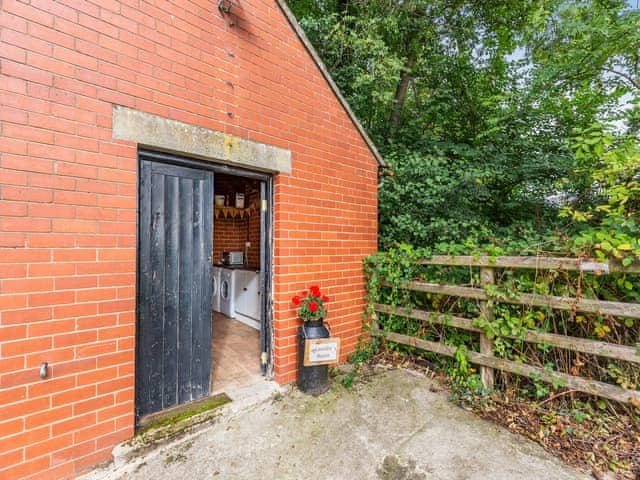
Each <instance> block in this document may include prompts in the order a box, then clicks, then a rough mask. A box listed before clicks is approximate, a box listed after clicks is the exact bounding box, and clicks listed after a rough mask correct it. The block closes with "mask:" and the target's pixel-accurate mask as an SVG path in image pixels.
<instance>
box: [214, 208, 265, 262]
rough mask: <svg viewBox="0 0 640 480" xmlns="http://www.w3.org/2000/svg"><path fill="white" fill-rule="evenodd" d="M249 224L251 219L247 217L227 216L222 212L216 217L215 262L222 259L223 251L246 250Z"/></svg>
mask: <svg viewBox="0 0 640 480" xmlns="http://www.w3.org/2000/svg"><path fill="white" fill-rule="evenodd" d="M248 226H249V219H248V218H247V217H244V218H232V217H228V218H225V217H224V215H222V214H220V217H219V218H216V219H215V221H214V225H213V261H214V262H215V263H218V262H220V261H221V254H222V252H225V251H238V252H244V247H245V243H246V241H247V239H248V231H247V228H248ZM258 227H259V225H258Z"/></svg>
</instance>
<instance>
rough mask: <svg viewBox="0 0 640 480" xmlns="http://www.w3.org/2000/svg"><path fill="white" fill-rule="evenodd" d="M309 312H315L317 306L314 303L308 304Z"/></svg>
mask: <svg viewBox="0 0 640 480" xmlns="http://www.w3.org/2000/svg"><path fill="white" fill-rule="evenodd" d="M309 310H310V311H312V312H317V311H318V304H317V303H316V302H309Z"/></svg>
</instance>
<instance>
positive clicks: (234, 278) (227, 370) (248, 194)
mask: <svg viewBox="0 0 640 480" xmlns="http://www.w3.org/2000/svg"><path fill="white" fill-rule="evenodd" d="M260 184H261V182H260V181H259V180H256V179H251V178H245V177H241V176H237V175H226V174H218V175H216V177H215V182H214V192H215V195H214V206H213V208H214V220H213V224H214V225H213V284H214V288H213V315H212V331H213V335H212V344H211V349H212V352H213V354H212V358H211V360H212V364H211V392H212V393H218V392H222V391H228V390H233V389H235V388H241V387H244V386H248V385H251V384H253V383H256V382H258V381H261V380H262V373H263V372H262V368H261V366H260V354H261V346H260V331H261V329H262V328H263V325H262V321H261V308H260V305H261V296H262V295H263V292H262V291H261V289H260V277H261V273H262V271H263V269H264V265H262V259H261V255H260V239H261V237H262V231H261V228H262V225H261V223H262V222H261V219H260V213H261V195H260Z"/></svg>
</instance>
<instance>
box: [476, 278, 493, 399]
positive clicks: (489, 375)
mask: <svg viewBox="0 0 640 480" xmlns="http://www.w3.org/2000/svg"><path fill="white" fill-rule="evenodd" d="M494 283H495V276H494V272H493V268H491V267H483V268H481V269H480V285H481V286H483V287H484V286H486V285H493V284H494ZM480 314H481V315H482V316H483V317H484V318H486V319H487V321H491V320H493V309H492V308H491V307H490V306H489V303H488V302H487V301H482V302H480ZM480 353H482V354H484V355H493V340H490V339H489V338H487V335H486V334H484V333H481V334H480ZM480 379H481V380H482V385H483V386H484V388H486V389H488V390H493V382H494V371H493V368H489V367H480Z"/></svg>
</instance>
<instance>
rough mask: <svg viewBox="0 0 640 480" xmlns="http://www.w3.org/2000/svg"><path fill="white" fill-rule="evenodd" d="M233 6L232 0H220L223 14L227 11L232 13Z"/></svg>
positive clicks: (219, 8) (219, 4)
mask: <svg viewBox="0 0 640 480" xmlns="http://www.w3.org/2000/svg"><path fill="white" fill-rule="evenodd" d="M231 7H233V3H231V0H218V10H220V12H221V13H222V14H223V15H224V14H225V13H231Z"/></svg>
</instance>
